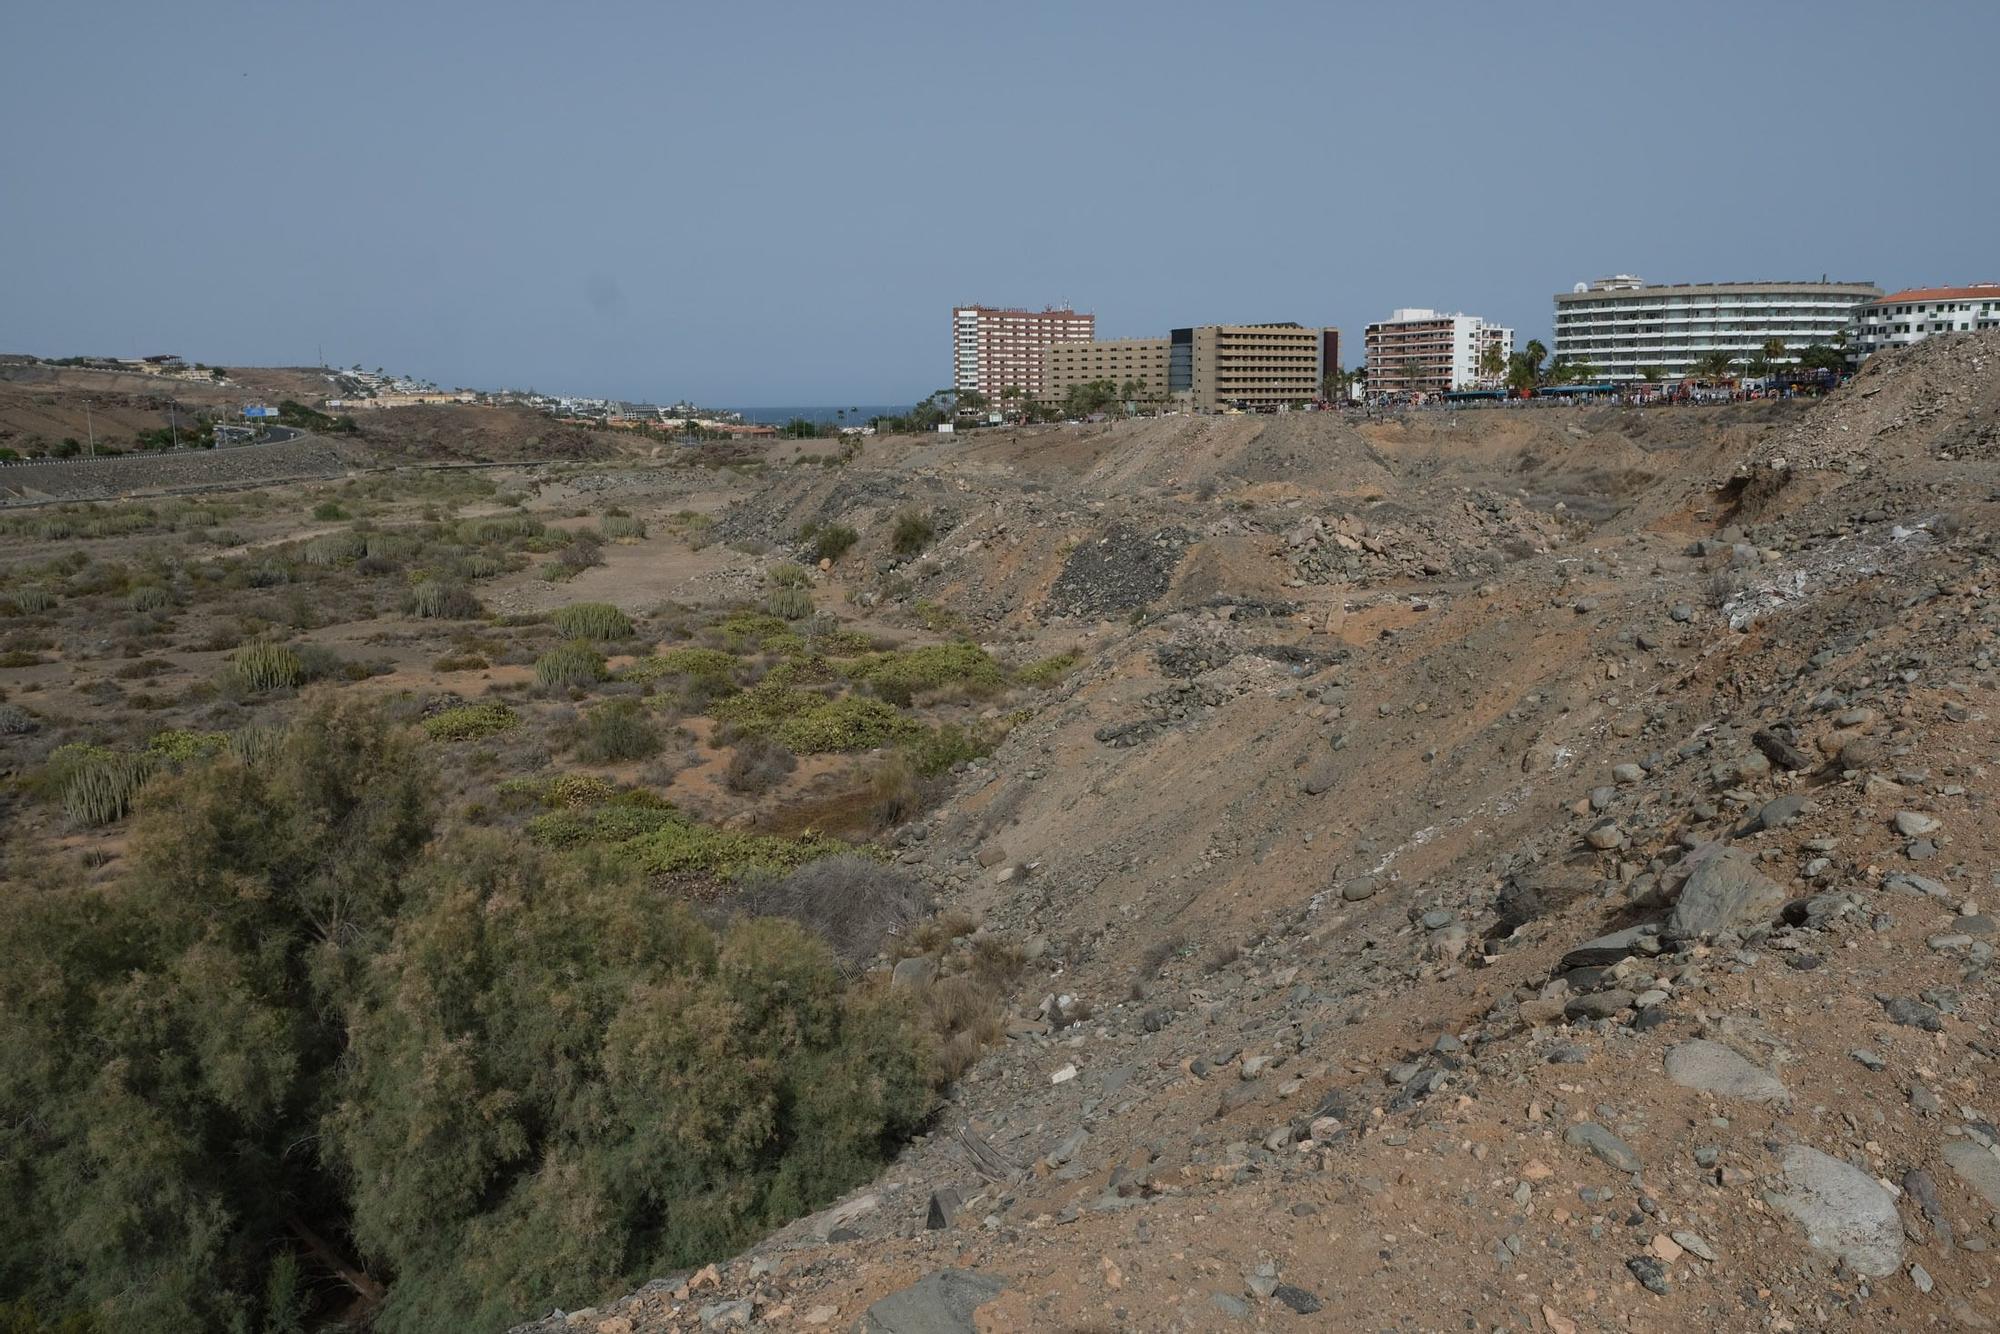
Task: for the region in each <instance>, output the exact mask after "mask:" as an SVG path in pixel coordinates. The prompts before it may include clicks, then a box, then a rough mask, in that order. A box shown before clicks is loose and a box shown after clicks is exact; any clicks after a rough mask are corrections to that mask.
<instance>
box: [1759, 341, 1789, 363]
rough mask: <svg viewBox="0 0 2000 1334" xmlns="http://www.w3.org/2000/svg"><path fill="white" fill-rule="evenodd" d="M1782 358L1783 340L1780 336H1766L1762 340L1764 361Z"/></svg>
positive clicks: (1780, 359) (1783, 356) (1783, 357)
mask: <svg viewBox="0 0 2000 1334" xmlns="http://www.w3.org/2000/svg"><path fill="white" fill-rule="evenodd" d="M1784 359H1785V340H1784V339H1782V338H1766V339H1765V340H1764V360H1765V361H1766V362H1774V361H1783V360H1784Z"/></svg>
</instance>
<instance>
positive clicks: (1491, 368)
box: [1479, 343, 1507, 381]
mask: <svg viewBox="0 0 2000 1334" xmlns="http://www.w3.org/2000/svg"><path fill="white" fill-rule="evenodd" d="M1506 373H1507V354H1506V353H1505V352H1502V351H1501V350H1500V344H1498V343H1488V344H1487V345H1486V346H1485V348H1484V349H1482V350H1481V351H1480V353H1479V375H1480V378H1481V379H1482V380H1487V381H1493V380H1498V379H1499V378H1500V377H1501V376H1503V375H1505V374H1506Z"/></svg>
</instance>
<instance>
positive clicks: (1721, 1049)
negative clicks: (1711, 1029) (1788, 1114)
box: [1667, 1038, 1791, 1102]
mask: <svg viewBox="0 0 2000 1334" xmlns="http://www.w3.org/2000/svg"><path fill="white" fill-rule="evenodd" d="M1667 1078H1669V1079H1671V1080H1673V1081H1674V1083H1676V1084H1679V1085H1680V1086H1681V1087H1682V1088H1686V1089H1699V1090H1700V1091H1701V1092H1703V1093H1713V1094H1715V1095H1717V1096H1718V1097H1723V1098H1737V1099H1740V1100H1741V1101H1743V1102H1784V1101H1785V1100H1786V1099H1788V1098H1789V1097H1790V1096H1791V1095H1790V1094H1789V1093H1787V1092H1786V1091H1785V1086H1784V1085H1783V1084H1781V1083H1779V1082H1778V1079H1777V1076H1775V1075H1773V1074H1772V1073H1771V1072H1770V1071H1769V1070H1766V1069H1764V1067H1762V1066H1761V1065H1757V1064H1754V1063H1753V1062H1751V1061H1749V1060H1747V1059H1745V1058H1744V1057H1742V1056H1740V1055H1738V1054H1737V1053H1736V1052H1734V1051H1732V1050H1731V1049H1730V1048H1728V1047H1725V1046H1723V1045H1722V1044H1721V1043H1720V1042H1710V1041H1708V1040H1707V1039H1705V1038H1695V1039H1694V1040H1693V1041H1691V1042H1683V1043H1681V1045H1680V1046H1678V1047H1675V1048H1674V1049H1672V1050H1671V1051H1669V1052H1668V1053H1667Z"/></svg>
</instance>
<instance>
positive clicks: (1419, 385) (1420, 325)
mask: <svg viewBox="0 0 2000 1334" xmlns="http://www.w3.org/2000/svg"><path fill="white" fill-rule="evenodd" d="M1362 346H1363V349H1364V350H1365V352H1366V355H1367V366H1368V392H1369V393H1371V394H1440V393H1445V392H1447V391H1449V390H1454V389H1485V388H1491V387H1492V386H1495V385H1498V384H1499V383H1500V382H1501V381H1502V380H1503V379H1504V378H1505V376H1506V368H1507V358H1508V357H1509V356H1511V355H1513V352H1514V331H1513V330H1512V329H1509V328H1505V327H1503V326H1501V325H1498V324H1489V323H1487V322H1486V321H1485V320H1483V319H1481V318H1480V317H1479V316H1477V315H1461V314H1456V313H1453V314H1444V313H1442V312H1440V311H1435V310H1421V309H1408V310H1398V311H1396V312H1394V313H1393V314H1391V315H1390V316H1389V318H1388V319H1386V320H1381V321H1379V322H1377V323H1375V324H1371V325H1369V326H1368V327H1367V329H1366V330H1364V331H1363V332H1362Z"/></svg>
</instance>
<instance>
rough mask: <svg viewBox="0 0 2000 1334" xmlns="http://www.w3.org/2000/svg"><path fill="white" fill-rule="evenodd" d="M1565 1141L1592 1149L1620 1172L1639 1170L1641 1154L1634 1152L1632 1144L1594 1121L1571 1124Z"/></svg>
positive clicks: (1564, 1135) (1564, 1137) (1578, 1146)
mask: <svg viewBox="0 0 2000 1334" xmlns="http://www.w3.org/2000/svg"><path fill="white" fill-rule="evenodd" d="M1563 1143H1565V1144H1571V1145H1574V1146H1576V1147H1577V1148H1580V1149H1588V1150H1590V1152H1592V1153H1594V1154H1596V1155H1597V1156H1598V1158H1600V1159H1602V1160H1603V1161H1604V1163H1605V1164H1606V1165H1607V1166H1609V1167H1612V1168H1615V1169H1616V1170H1618V1171H1620V1172H1636V1171H1638V1170H1639V1155H1638V1154H1636V1153H1634V1152H1632V1146H1631V1145H1629V1144H1627V1143H1626V1142H1625V1141H1624V1140H1622V1139H1619V1138H1618V1137H1617V1136H1616V1135H1614V1134H1612V1133H1611V1132H1610V1131H1608V1130H1606V1129H1605V1128H1604V1127H1603V1126H1600V1125H1598V1124H1597V1123H1596V1122H1594V1121H1584V1122H1580V1123H1579V1124H1577V1125H1573V1126H1571V1127H1570V1128H1569V1129H1568V1130H1567V1131H1565V1132H1564V1133H1563Z"/></svg>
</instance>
